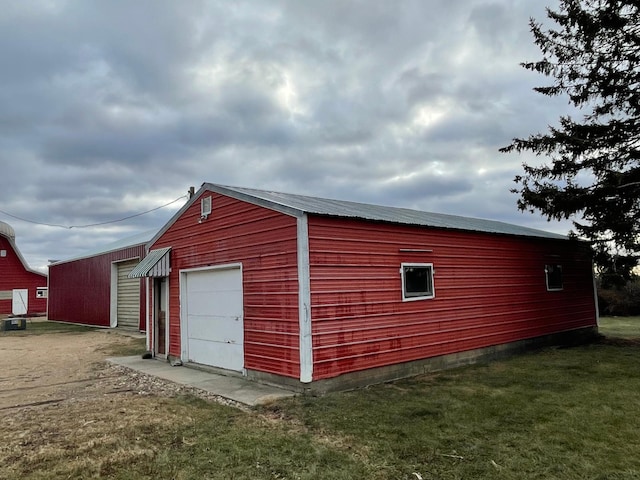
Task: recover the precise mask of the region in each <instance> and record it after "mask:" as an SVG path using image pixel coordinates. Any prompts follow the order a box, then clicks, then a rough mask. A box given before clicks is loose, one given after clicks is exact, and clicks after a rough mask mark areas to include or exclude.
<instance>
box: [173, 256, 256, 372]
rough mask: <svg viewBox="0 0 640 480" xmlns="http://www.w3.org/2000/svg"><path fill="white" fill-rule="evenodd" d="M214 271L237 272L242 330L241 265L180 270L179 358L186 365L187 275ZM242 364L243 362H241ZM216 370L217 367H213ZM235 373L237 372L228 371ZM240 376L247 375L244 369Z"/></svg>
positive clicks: (233, 264)
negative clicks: (238, 276) (240, 299)
mask: <svg viewBox="0 0 640 480" xmlns="http://www.w3.org/2000/svg"><path fill="white" fill-rule="evenodd" d="M215 270H239V271H240V286H241V288H242V328H243V330H244V274H243V271H242V263H241V262H234V263H225V264H221V265H209V266H206V267H196V268H185V269H181V270H180V356H181V360H182V362H183V363H188V360H187V359H188V358H189V325H188V323H189V322H188V321H187V316H188V315H187V314H188V311H187V298H186V294H187V290H186V287H187V275H188V274H189V273H193V272H204V271H215ZM244 354H245V351H244V340H243V342H242V355H243V356H244ZM243 364H244V361H243ZM213 368H217V367H213ZM229 371H237V370H229ZM242 375H245V376H246V375H247V369H246V367H243V368H242Z"/></svg>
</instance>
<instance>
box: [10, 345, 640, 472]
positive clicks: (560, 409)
mask: <svg viewBox="0 0 640 480" xmlns="http://www.w3.org/2000/svg"><path fill="white" fill-rule="evenodd" d="M632 336H633V335H632ZM63 337H64V336H63ZM74 337H75V335H74ZM102 381H104V382H107V383H106V384H104V385H103V384H101V383H100V382H102ZM109 381H110V382H114V379H110V380H109V379H105V380H100V379H99V378H98V379H96V383H95V385H93V387H92V389H85V390H84V391H83V392H82V394H81V395H77V396H76V397H71V398H67V399H66V400H64V401H62V402H59V403H58V404H55V405H54V404H50V405H41V406H36V407H25V408H19V409H8V410H3V411H0V429H1V438H2V440H3V441H2V442H0V478H3V479H4V478H7V479H14V478H15V479H38V480H40V479H88V478H109V479H158V478H163V479H207V478H208V479H252V480H254V479H255V480H261V479H338V480H339V479H354V478H366V479H367V480H383V479H385V480H386V479H405V480H406V479H412V480H415V479H417V478H423V479H425V480H427V479H432V480H435V479H438V480H445V479H451V480H453V479H503V480H522V479H566V480H569V479H571V480H573V479H575V480H578V479H580V480H582V479H594V480H595V479H598V480H604V479H611V480H613V479H616V480H620V479H639V478H640V457H639V456H638V454H637V452H638V451H640V418H639V417H638V415H637V412H638V411H640V397H639V396H638V392H639V391H640V347H639V346H638V345H637V343H636V342H634V341H628V338H627V339H626V340H625V341H618V340H615V339H612V338H611V337H609V339H608V340H607V341H605V342H601V343H596V344H592V345H585V346H579V347H574V348H564V349H547V350H543V351H540V352H536V353H533V354H529V355H522V356H518V357H515V358H512V359H509V360H506V361H501V362H495V363H491V364H487V365H478V366H473V367H466V368H460V369H456V370H451V371H447V372H441V373H439V374H432V375H429V376H423V377H419V378H414V379H410V380H405V381H401V382H395V383H391V384H386V385H379V386H375V387H371V388H367V389H363V390H359V391H355V392H349V393H339V394H331V395H327V396H325V397H321V398H314V397H298V398H294V399H291V400H287V401H280V402H277V403H273V404H271V405H269V406H268V407H264V408H262V409H258V410H255V411H248V412H247V411H240V410H238V409H235V408H232V407H228V406H224V405H220V404H216V403H214V402H210V401H203V400H201V399H198V398H195V397H193V396H178V397H167V396H164V394H162V392H157V394H153V393H152V394H142V392H140V391H139V390H137V389H136V388H133V386H132V387H131V389H128V390H127V389H120V388H115V387H114V385H115V384H114V383H108V382H109ZM101 385H103V386H102V387H101Z"/></svg>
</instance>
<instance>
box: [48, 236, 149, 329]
mask: <svg viewBox="0 0 640 480" xmlns="http://www.w3.org/2000/svg"><path fill="white" fill-rule="evenodd" d="M154 233H155V231H149V232H144V233H141V234H138V235H135V236H132V237H128V238H124V239H122V240H119V241H116V242H113V243H110V244H108V245H104V246H101V247H99V248H96V249H94V250H91V251H87V252H84V253H83V254H81V255H79V256H76V257H73V258H70V259H67V260H62V261H57V262H55V263H52V264H51V265H49V305H48V311H47V316H48V318H49V320H55V321H62V322H71V323H81V324H84V325H95V326H98V327H111V328H115V327H118V328H125V329H130V330H139V331H144V330H146V325H145V318H146V306H147V305H146V298H147V297H146V295H145V291H146V289H145V284H144V282H143V281H141V280H140V279H137V278H133V279H131V278H129V277H128V275H129V272H131V270H132V269H133V267H135V266H136V265H137V264H138V263H139V262H140V260H142V259H143V258H144V256H145V254H146V248H145V247H146V244H147V242H148V241H149V240H150V239H151V238H152V237H153V235H154Z"/></svg>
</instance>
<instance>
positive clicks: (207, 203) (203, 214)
mask: <svg viewBox="0 0 640 480" xmlns="http://www.w3.org/2000/svg"><path fill="white" fill-rule="evenodd" d="M209 215H211V197H210V196H209V197H204V198H202V199H201V200H200V218H201V219H204V220H206V218H207V217H208V216H209Z"/></svg>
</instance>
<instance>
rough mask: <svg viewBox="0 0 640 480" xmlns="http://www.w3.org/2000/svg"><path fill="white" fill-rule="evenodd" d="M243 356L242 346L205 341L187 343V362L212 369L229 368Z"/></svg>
mask: <svg viewBox="0 0 640 480" xmlns="http://www.w3.org/2000/svg"><path fill="white" fill-rule="evenodd" d="M242 356H244V348H243V346H242V345H233V344H223V345H222V344H219V343H218V342H210V341H205V340H194V339H192V340H190V341H189V361H190V362H194V363H200V364H203V365H211V366H214V367H221V368H229V367H225V365H233V364H235V362H236V360H237V358H239V357H242Z"/></svg>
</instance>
